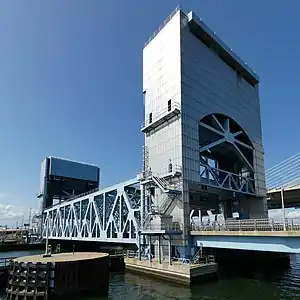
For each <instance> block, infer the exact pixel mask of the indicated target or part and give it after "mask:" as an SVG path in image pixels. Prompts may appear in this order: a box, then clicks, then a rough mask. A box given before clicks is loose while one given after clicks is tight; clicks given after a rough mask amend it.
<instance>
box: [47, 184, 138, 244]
mask: <svg viewBox="0 0 300 300" xmlns="http://www.w3.org/2000/svg"><path fill="white" fill-rule="evenodd" d="M138 184H139V181H138V180H137V179H132V180H129V181H126V182H124V183H120V184H117V185H114V186H112V187H110V188H107V189H104V190H99V191H97V192H94V193H92V194H89V195H85V196H83V197H80V198H77V199H73V200H71V201H66V202H63V203H61V204H59V205H56V206H53V207H51V208H48V209H46V210H45V211H44V215H43V233H42V235H43V237H44V238H47V237H48V238H49V239H57V240H60V239H61V240H76V241H99V242H115V243H126V244H136V243H137V231H138V229H139V228H140V209H141V207H140V190H139V186H138V187H136V186H137V185H138Z"/></svg>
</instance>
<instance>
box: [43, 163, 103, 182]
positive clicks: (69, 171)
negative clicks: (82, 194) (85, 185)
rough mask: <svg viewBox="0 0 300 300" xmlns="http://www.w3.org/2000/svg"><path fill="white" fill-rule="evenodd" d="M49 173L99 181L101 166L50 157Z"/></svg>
mask: <svg viewBox="0 0 300 300" xmlns="http://www.w3.org/2000/svg"><path fill="white" fill-rule="evenodd" d="M49 175H53V176H61V177H68V178H74V179H81V180H88V181H95V182H98V180H99V178H98V176H99V168H98V167H96V166H93V165H89V164H85V163H80V162H75V161H70V160H65V159H61V158H56V157H50V170H49Z"/></svg>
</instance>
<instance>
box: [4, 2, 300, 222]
mask: <svg viewBox="0 0 300 300" xmlns="http://www.w3.org/2000/svg"><path fill="white" fill-rule="evenodd" d="M177 4H178V1H173V0H164V1H161V0H160V1H159V0H152V1H140V0H128V1H125V0H110V1H104V0H103V1H101V0H94V1H93V0H89V1H77V0H72V1H71V0H69V1H67V0H66V1H61V0H52V1H38V0H36V1H33V0H32V1H31V0H27V1H18V2H17V1H2V2H1V4H0V38H1V47H0V140H1V144H0V145H1V147H0V205H2V206H0V211H1V212H2V213H1V212H0V222H2V221H1V220H3V219H4V216H3V215H5V217H8V213H7V211H12V210H14V211H15V214H19V215H20V214H22V211H25V212H26V214H27V209H28V208H29V207H35V208H36V207H37V206H38V205H37V204H38V203H37V200H36V197H35V195H36V192H37V191H38V190H39V173H40V163H41V161H42V159H43V158H44V157H45V156H48V155H54V156H60V157H67V158H70V159H75V160H81V161H86V162H90V163H94V164H97V165H99V166H100V167H101V184H103V185H109V184H113V183H115V182H116V181H120V180H124V179H128V178H131V177H133V176H135V174H136V172H137V171H138V170H139V169H140V165H141V149H142V148H141V147H142V142H143V138H142V134H141V133H140V123H141V122H142V112H143V108H142V97H141V94H142V47H143V44H144V42H145V41H146V40H147V38H148V37H149V36H150V35H151V33H152V32H153V31H155V29H156V28H157V27H158V26H159V25H160V24H161V23H162V22H163V20H164V19H165V18H166V17H167V16H168V15H169V13H170V12H171V11H172V10H173V9H174V8H175V7H176V5H177ZM182 4H183V5H182V6H183V8H184V9H185V10H191V9H192V10H194V11H195V13H196V14H197V15H198V16H200V17H202V18H203V19H204V21H205V22H206V23H207V24H208V25H209V26H210V27H211V28H212V29H213V30H214V31H216V32H217V34H218V36H219V37H220V38H222V39H223V40H224V41H225V42H226V43H227V44H228V45H229V46H230V47H231V48H232V49H233V50H234V51H235V52H236V53H237V54H238V55H239V56H240V57H242V58H243V59H244V60H245V61H246V62H247V63H248V64H249V65H250V66H251V67H253V68H254V69H255V70H256V72H257V73H258V74H259V76H260V79H261V84H260V95H261V113H262V126H263V137H264V149H265V162H266V167H267V168H268V167H270V166H272V165H273V164H275V163H276V162H278V161H281V160H282V159H284V158H286V157H289V156H291V155H292V154H294V153H296V152H298V151H299V144H300V140H299V139H294V140H293V136H294V134H295V130H297V126H296V124H298V115H299V111H300V101H299V98H300V91H299V88H298V85H299V79H300V75H299V73H298V70H299V69H300V60H299V56H298V55H299V53H300V43H299V41H298V40H297V34H298V31H299V28H300V19H299V11H300V3H299V2H298V1H289V5H286V4H285V2H283V1H276V2H271V1H259V0H255V1H254V0H252V1H250V2H247V1H239V0H231V1H225V0H223V1H221V0H202V1H196V0H195V1H182ZM291 128H294V130H291ZM7 205H10V207H8V206H7ZM5 207H6V208H5Z"/></svg>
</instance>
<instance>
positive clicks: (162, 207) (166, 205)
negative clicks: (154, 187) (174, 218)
mask: <svg viewBox="0 0 300 300" xmlns="http://www.w3.org/2000/svg"><path fill="white" fill-rule="evenodd" d="M176 196H177V194H171V195H170V194H166V195H165V198H164V200H163V202H162V204H161V205H160V207H159V209H158V212H159V213H160V214H162V215H164V214H165V213H166V212H167V210H168V208H169V207H170V205H171V203H172V202H173V201H174V200H175V198H176Z"/></svg>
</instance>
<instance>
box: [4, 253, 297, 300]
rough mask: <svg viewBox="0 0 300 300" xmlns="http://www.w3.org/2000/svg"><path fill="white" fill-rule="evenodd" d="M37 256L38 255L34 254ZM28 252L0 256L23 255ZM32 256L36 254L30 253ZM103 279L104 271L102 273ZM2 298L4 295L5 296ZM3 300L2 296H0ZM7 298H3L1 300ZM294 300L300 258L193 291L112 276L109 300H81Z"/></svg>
mask: <svg viewBox="0 0 300 300" xmlns="http://www.w3.org/2000/svg"><path fill="white" fill-rule="evenodd" d="M35 253H36V252H35ZM28 254H29V253H28V252H26V253H25V252H23V253H21V252H17V253H13V252H10V253H0V257H4V256H19V255H20V256H23V255H28ZM31 254H33V253H31ZM99 276H101V272H99ZM2 297H3V296H2ZM0 299H1V297H0ZM2 299H4V298H2ZM104 299H110V300H121V299H122V300H123V299H124V300H126V299H129V300H160V299H161V300H167V299H170V300H171V299H178V300H179V299H180V300H181V299H182V300H188V299H189V300H190V299H195V300H196V299H197V300H292V299H300V256H297V255H292V256H291V260H290V265H284V266H277V265H276V266H275V265H274V266H268V267H263V268H261V267H257V266H255V267H252V268H249V266H248V267H247V268H246V267H243V266H241V265H240V266H234V267H232V268H228V267H226V268H223V269H222V268H221V270H220V274H219V279H218V280H217V281H215V282H210V283H202V284H199V285H196V286H194V287H193V288H192V289H189V288H185V287H183V286H181V285H178V284H171V283H166V282H164V281H160V280H156V279H152V278H148V277H145V276H140V275H134V274H130V273H126V274H111V280H110V290H109V296H108V297H88V298H83V299H82V300H104Z"/></svg>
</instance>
